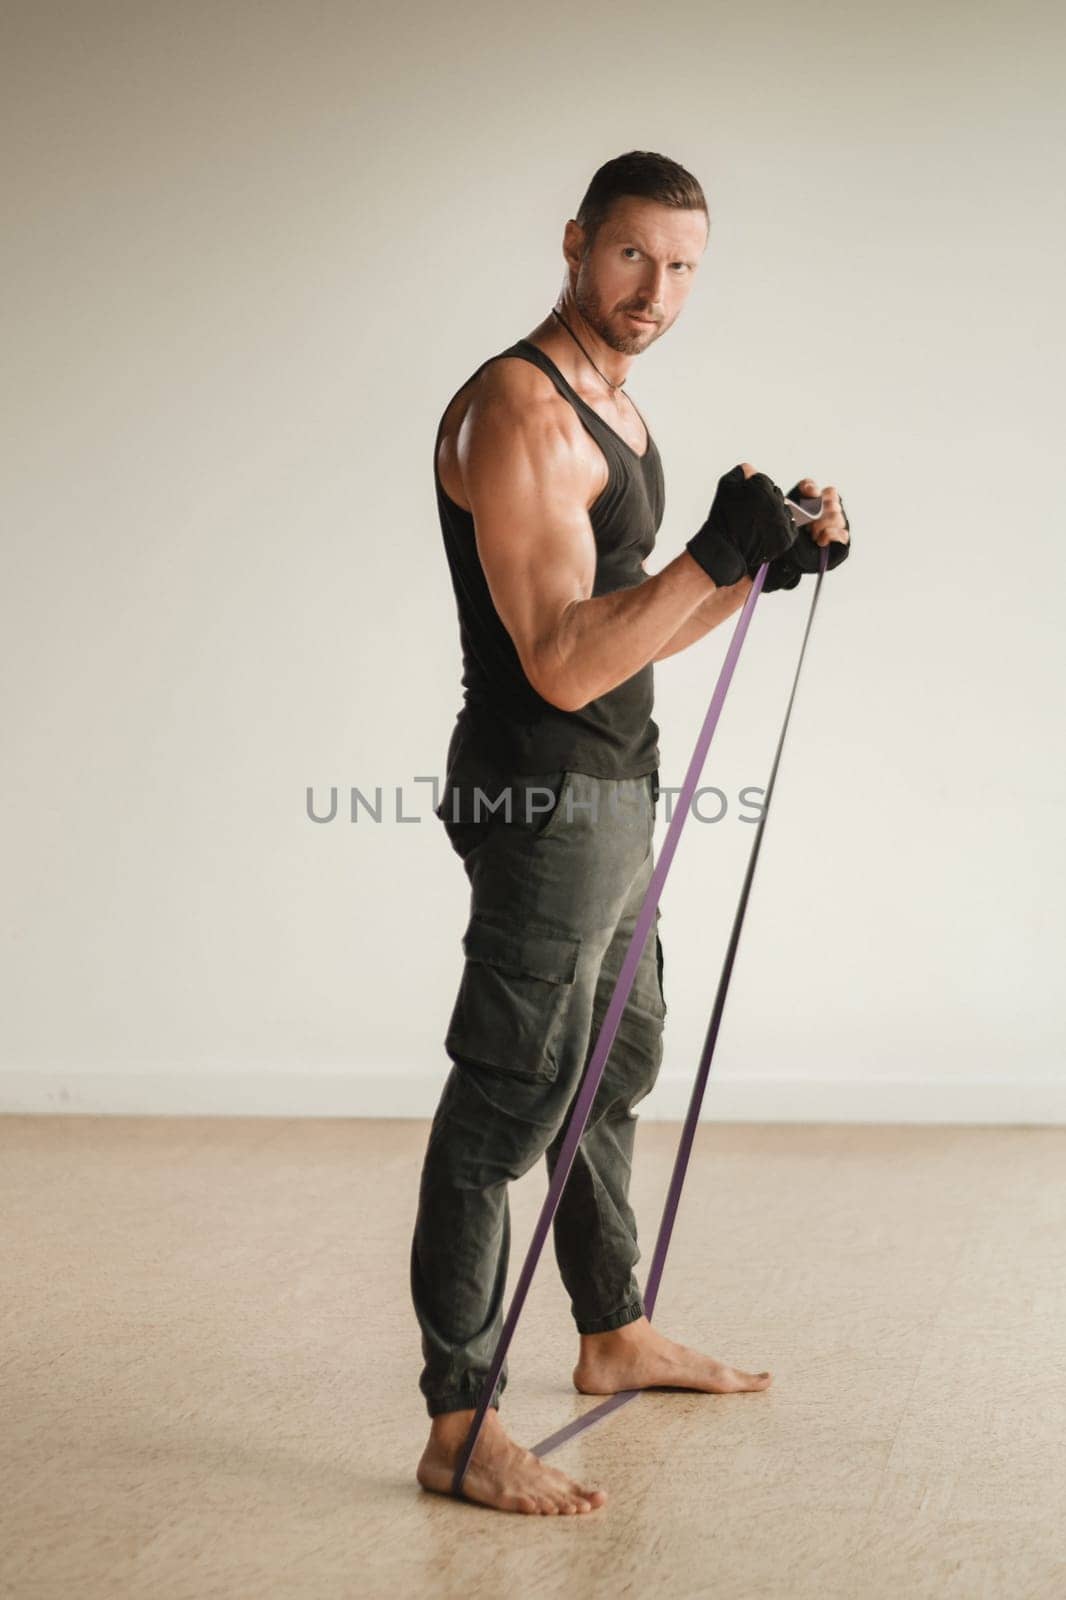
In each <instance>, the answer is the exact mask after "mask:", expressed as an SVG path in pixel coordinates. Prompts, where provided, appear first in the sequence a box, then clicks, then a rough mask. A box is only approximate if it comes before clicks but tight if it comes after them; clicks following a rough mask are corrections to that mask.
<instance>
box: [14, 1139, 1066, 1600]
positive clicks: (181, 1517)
mask: <svg viewBox="0 0 1066 1600" xmlns="http://www.w3.org/2000/svg"><path fill="white" fill-rule="evenodd" d="M676 1134H677V1130H676V1128H675V1127H673V1126H671V1125H665V1124H654V1125H653V1124H648V1125H646V1126H643V1127H641V1129H640V1130H639V1135H638V1140H637V1156H638V1160H637V1171H636V1174H635V1178H634V1199H635V1204H636V1207H637V1212H638V1216H639V1217H640V1219H641V1225H642V1229H643V1235H644V1249H645V1261H646V1260H647V1258H648V1257H649V1256H650V1253H651V1242H652V1237H653V1233H654V1226H655V1222H656V1220H657V1217H658V1210H659V1207H660V1205H661V1202H662V1196H663V1192H664V1189H665V1184H666V1180H667V1175H668V1171H669V1165H670V1161H671V1157H672V1153H673V1147H674V1141H675V1139H676ZM425 1137H426V1125H425V1124H424V1123H417V1122H355V1121H343V1120H315V1121H270V1120H266V1119H247V1120H239V1121H234V1120H230V1119H210V1120H208V1119H200V1118H196V1119H149V1118H127V1117H123V1118H110V1117H108V1118H96V1117H82V1116H77V1117H7V1118H0V1205H2V1219H3V1235H2V1237H3V1250H2V1257H0V1262H2V1265H0V1330H2V1337H0V1594H2V1595H3V1596H4V1597H5V1600H6V1597H11V1600H68V1597H76V1600H117V1597H121V1596H127V1595H144V1596H148V1595H151V1596H152V1597H153V1600H167V1597H174V1600H176V1597H179V1596H180V1597H183V1600H184V1597H188V1600H214V1597H222V1596H226V1597H229V1596H233V1597H235V1600H236V1597H239V1600H273V1597H278V1596H292V1597H294V1600H296V1597H299V1600H319V1597H325V1596H331V1597H332V1596H338V1597H340V1596H361V1595H371V1596H378V1595H380V1596H382V1597H389V1600H408V1597H412V1596H423V1595H434V1596H436V1595H439V1596H455V1597H456V1600H459V1597H462V1600H475V1597H480V1596H485V1597H497V1596H500V1597H504V1596H506V1597H508V1600H512V1597H513V1600H519V1597H523V1596H527V1595H528V1596H535V1597H537V1600H549V1597H553V1596H560V1597H561V1596H564V1595H565V1596H567V1597H568V1600H579V1597H584V1596H610V1597H612V1600H614V1597H623V1596H658V1595H664V1596H670V1597H685V1596H707V1597H711V1596H713V1597H714V1600H733V1597H736V1600H755V1597H764V1596H765V1597H770V1596H774V1597H780V1600H805V1597H808V1596H809V1597H811V1600H815V1597H817V1600H830V1597H839V1600H877V1597H881V1596H884V1597H886V1600H889V1597H891V1600H897V1597H900V1596H907V1597H914V1596H928V1597H930V1600H934V1597H935V1600H954V1597H958V1600H984V1597H987V1600H1037V1597H1040V1600H1043V1597H1047V1600H1062V1597H1063V1596H1064V1595H1066V1530H1064V1518H1063V1512H1064V1507H1066V1332H1064V1330H1066V1130H1064V1129H1039V1128H1034V1129H1026V1128H1015V1129H996V1128H937V1127H847V1126H839V1125H834V1126H811V1127H802V1126H800V1127H797V1126H795V1125H780V1126H773V1127H760V1126H754V1125H728V1126H715V1125H705V1126H703V1127H702V1128H701V1130H700V1133H699V1136H698V1138H697V1142H696V1148H695V1152H694V1156H693V1164H692V1167H691V1170H690V1176H689V1180H688V1185H687V1187H686V1190H685V1194H684V1197H683V1200H682V1207H681V1215H680V1218H679V1221H678V1226H677V1230H676V1233H675V1238H674V1244H673V1248H672V1253H671V1258H670V1261H669V1263H668V1266H667V1270H666V1276H665V1278H664V1282H663V1288H662V1292H661V1295H660V1300H659V1310H658V1315H657V1318H656V1320H657V1322H658V1324H659V1325H660V1326H661V1327H662V1328H663V1329H664V1331H666V1332H668V1333H671V1334H673V1335H674V1336H676V1337H680V1338H682V1339H684V1340H685V1341H686V1342H687V1343H691V1344H698V1345H699V1346H701V1347H702V1348H704V1349H706V1350H708V1351H710V1352H711V1353H712V1354H714V1355H717V1356H720V1357H722V1358H724V1359H727V1360H730V1361H735V1362H737V1363H738V1364H740V1365H742V1366H745V1367H748V1368H749V1369H751V1370H756V1371H757V1370H761V1369H762V1368H764V1367H768V1368H769V1369H770V1370H771V1371H772V1372H773V1374H774V1384H773V1386H772V1387H771V1388H770V1389H768V1390H767V1391H765V1392H764V1393H762V1394H747V1395H732V1396H724V1397H723V1396H691V1395H684V1394H676V1393H665V1392H664V1393H659V1394H647V1395H644V1396H642V1397H641V1398H640V1399H638V1400H637V1401H635V1402H634V1403H633V1404H631V1405H629V1406H627V1407H625V1408H624V1409H623V1410H621V1411H620V1412H619V1413H618V1414H617V1415H616V1416H614V1417H612V1418H610V1419H609V1420H608V1421H606V1422H604V1423H602V1424H601V1425H600V1426H598V1427H597V1428H594V1429H592V1430H590V1431H589V1432H588V1433H587V1434H585V1435H583V1436H582V1437H581V1438H580V1439H578V1440H575V1441H572V1442H571V1443H570V1444H569V1445H567V1446H566V1447H564V1449H562V1450H561V1451H560V1452H559V1453H558V1454H557V1455H555V1456H554V1457H553V1458H552V1459H553V1461H554V1462H555V1463H556V1464H557V1465H559V1466H562V1467H569V1468H571V1469H574V1470H575V1471H579V1472H580V1473H581V1475H582V1476H584V1477H587V1478H589V1479H591V1480H592V1481H594V1482H596V1483H599V1484H601V1485H602V1486H603V1487H605V1488H606V1489H607V1491H608V1494H609V1497H610V1498H609V1502H608V1504H607V1506H606V1507H605V1508H604V1509H603V1510H601V1511H599V1512H596V1513H593V1514H591V1515H588V1516H584V1517H578V1518H534V1517H521V1516H513V1515H512V1516H507V1515H503V1514H501V1513H497V1512H490V1511H486V1510H482V1509H480V1508H478V1507H474V1506H471V1505H468V1504H459V1503H456V1502H453V1501H450V1500H448V1499H445V1498H442V1497H440V1496H434V1495H428V1494H425V1493H423V1492H422V1491H421V1490H420V1489H419V1488H418V1487H417V1485H416V1484H415V1481H414V1477H413V1472H414V1466H415V1462H416V1460H417V1457H418V1454H419V1452H420V1450H421V1447H422V1444H423V1440H424V1436H425V1432H426V1428H427V1421H426V1417H425V1412H424V1408H423V1402H422V1399H421V1396H420V1395H419V1393H418V1390H417V1387H416V1380H417V1375H418V1368H419V1351H418V1340H417V1328H416V1325H415V1323H414V1318H413V1313H412V1311H411V1307H410V1300H409V1291H408V1279H407V1262H408V1249H409V1241H410V1231H411V1224H412V1220H413V1216H414V1205H415V1194H416V1188H417V1179H418V1170H419V1165H420V1161H421V1155H422V1150H423V1146H424V1142H425ZM543 1191H544V1179H543V1176H542V1173H541V1172H539V1171H538V1172H535V1173H532V1174H530V1175H529V1176H528V1177H527V1178H526V1179H524V1180H523V1181H522V1183H521V1184H519V1185H517V1186H516V1188H515V1190H514V1192H513V1218H514V1233H513V1241H514V1243H513V1259H512V1280H513V1276H514V1274H515V1273H516V1272H517V1269H518V1266H519V1265H520V1262H521V1258H522V1256H523V1254H524V1252H525V1247H526V1243H527V1241H528V1238H529V1234H530V1231H531V1227H532V1223H533V1219H534V1217H535V1214H536V1209H537V1207H538V1205H539V1203H540V1199H541V1197H542V1195H543ZM574 1355H575V1339H574V1335H573V1333H572V1329H571V1326H570V1323H569V1313H568V1310H567V1303H566V1299H565V1297H564V1294H563V1291H562V1289H561V1286H560V1284H559V1281H558V1278H557V1275H556V1272H555V1265H554V1259H553V1257H552V1256H551V1252H550V1249H549V1251H548V1253H547V1255H546V1257H545V1259H544V1261H543V1262H542V1267H541V1271H540V1272H539V1274H538V1277H537V1280H536V1282H535V1284H534V1289H533V1293H532V1295H531V1297H530V1302H529V1306H528V1309H527V1312H526V1315H525V1317H524V1319H523V1322H522V1323H521V1325H520V1328H519V1331H518V1334H517V1337H516V1340H515V1344H514V1346H513V1347H512V1357H511V1382H510V1385H509V1388H508V1391H507V1394H506V1396H505V1402H504V1410H503V1416H504V1419H505V1421H507V1422H508V1424H509V1425H510V1427H511V1429H512V1431H513V1432H514V1433H515V1434H516V1436H517V1437H519V1438H520V1439H522V1440H523V1441H524V1442H527V1443H532V1442H534V1441H535V1440H536V1439H539V1438H541V1437H542V1436H543V1435H545V1434H546V1433H548V1432H549V1431H551V1430H553V1429H554V1428H556V1427H559V1426H561V1425H562V1424H563V1423H564V1422H566V1421H568V1420H569V1419H570V1418H571V1417H574V1416H576V1415H578V1414H580V1413H581V1412H582V1411H583V1410H585V1409H587V1408H588V1407H590V1406H591V1405H593V1404H594V1403H595V1402H594V1401H592V1400H588V1399H585V1398H583V1397H581V1396H579V1395H577V1394H576V1393H575V1391H574V1390H573V1388H572V1387H571V1385H570V1369H571V1367H572V1365H573V1360H574Z"/></svg>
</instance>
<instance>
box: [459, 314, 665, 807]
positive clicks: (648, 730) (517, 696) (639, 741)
mask: <svg viewBox="0 0 1066 1600" xmlns="http://www.w3.org/2000/svg"><path fill="white" fill-rule="evenodd" d="M503 356H519V357H521V358H523V359H525V360H526V361H531V362H532V363H533V365H534V366H536V367H539V368H540V370H541V371H542V372H544V373H546V374H547V376H548V377H549V378H550V379H551V381H552V383H553V384H554V385H555V387H556V389H557V390H558V392H559V393H560V394H561V395H562V396H563V398H564V399H566V400H568V401H569V402H570V404H571V405H572V406H573V407H574V409H575V411H576V412H577V414H578V417H579V418H580V420H581V422H582V423H583V425H584V426H585V428H586V429H587V430H588V432H589V433H590V434H591V435H592V437H593V438H594V439H595V441H596V443H597V444H598V445H599V447H600V449H601V450H602V451H603V454H604V456H605V457H606V458H607V467H608V474H609V475H608V481H607V486H606V488H605V489H604V490H603V491H602V493H601V494H600V495H599V496H598V497H597V499H596V500H595V501H594V503H593V505H592V506H591V507H590V509H589V520H590V522H591V524H592V531H593V534H594V535H595V539H596V573H595V578H594V581H593V588H592V593H593V595H601V594H611V593H613V592H614V591H615V590H616V589H630V588H634V587H636V585H637V584H640V583H642V582H643V581H644V579H645V577H646V576H647V574H646V573H645V572H644V571H643V570H642V568H641V562H642V561H643V560H644V559H645V557H646V556H647V555H649V554H650V552H651V550H652V549H653V548H654V545H655V535H656V533H657V532H658V530H659V525H660V523H661V522H662V516H663V505H664V501H665V493H664V487H663V471H662V461H661V459H660V457H659V452H658V449H657V448H656V445H655V441H654V439H653V438H652V436H651V431H650V429H649V430H648V447H647V450H646V451H645V453H644V455H643V456H638V455H637V453H636V451H635V450H633V449H632V448H631V446H630V445H628V444H627V443H626V441H625V440H624V439H623V438H622V436H621V434H619V433H616V432H615V430H614V429H613V428H612V427H610V425H609V424H608V423H606V422H604V420H603V418H602V417H601V416H600V415H599V414H598V412H596V411H594V410H593V408H592V407H591V406H590V405H588V404H587V403H586V402H585V401H584V400H582V399H581V397H580V395H578V394H577V393H576V392H575V391H574V390H573V389H572V388H571V387H570V385H569V384H568V383H567V381H566V379H565V378H564V377H563V375H562V373H561V372H560V371H559V368H558V367H557V366H556V365H555V363H554V361H552V360H551V358H550V357H549V356H547V355H545V353H544V351H543V350H540V349H539V348H538V347H537V346H536V345H534V344H530V342H529V341H528V339H519V340H518V342H517V343H516V344H513V345H511V346H510V348H509V349H507V350H501V351H500V352H499V354H498V355H495V356H490V357H489V358H488V360H487V361H483V362H482V364H481V366H480V367H478V369H477V371H476V372H474V373H472V374H471V376H470V377H469V378H468V379H467V380H466V383H464V384H461V385H460V388H459V389H457V390H456V391H455V394H456V395H457V394H459V393H460V392H461V390H462V389H465V388H466V385H467V384H468V383H472V382H473V380H474V378H476V377H478V376H479V374H480V373H481V372H483V371H484V369H485V368H486V367H487V366H488V365H489V362H491V361H498V360H500V359H501V357H503ZM454 399H455V395H453V396H452V400H454ZM448 405H451V400H449V402H448ZM446 411H447V407H445V412H446ZM642 420H643V419H642ZM443 423H444V415H443V414H442V416H441V424H440V426H438V428H437V437H436V440H435V442H434V446H433V479H434V483H435V485H436V490H437V506H438V510H439V513H440V525H441V532H442V534H443V536H444V548H445V551H446V553H447V558H448V567H449V570H450V573H451V580H452V588H453V590H454V592H455V601H456V606H457V608H458V612H459V642H460V646H461V649H462V658H463V672H462V687H463V704H462V707H461V708H460V711H459V713H458V716H457V717H456V721H455V728H454V730H453V732H452V736H451V742H450V744H449V747H448V757H447V768H448V773H449V775H452V774H453V773H454V772H455V771H456V769H457V768H458V767H459V766H460V765H461V766H463V767H464V768H466V767H476V768H478V769H481V768H483V767H485V766H487V767H488V768H489V769H490V770H491V769H495V770H498V771H500V772H503V773H508V772H512V773H515V774H516V775H519V774H523V773H524V774H532V773H549V772H557V771H560V770H564V769H565V770H570V771H574V772H585V773H588V774H590V775H591V776H592V777H597V778H639V777H643V776H644V775H645V774H646V773H649V772H653V771H655V770H656V768H657V767H658V765H659V744H658V740H659V729H658V727H657V725H656V723H655V722H654V721H653V720H652V715H651V711H652V700H653V696H654V684H653V677H652V664H651V662H648V664H647V665H646V666H644V667H641V668H640V670H639V671H638V672H635V673H634V674H633V676H632V677H630V678H627V679H626V680H625V682H623V683H620V684H617V685H616V686H615V687H614V688H613V689H609V690H608V691H607V693H606V694H602V695H598V696H597V698H596V699H595V700H590V701H589V702H588V704H587V705H584V706H582V707H581V709H580V710H579V711H561V710H560V709H559V708H558V706H553V705H552V704H551V702H550V701H548V700H545V699H544V698H543V697H542V696H541V695H539V694H538V693H537V691H536V690H535V689H534V688H533V686H532V684H531V683H530V682H529V679H528V678H527V677H526V675H525V673H524V671H523V670H522V664H521V662H520V660H519V657H518V651H517V650H516V649H515V646H514V641H513V640H512V638H511V636H510V634H509V633H508V632H507V629H506V628H505V627H504V625H503V623H502V622H501V621H500V618H499V614H498V613H497V611H496V608H495V606H494V605H493V603H492V596H491V595H490V593H489V587H488V584H487V582H486V580H485V574H484V571H483V569H482V566H481V562H480V560H479V559H478V553H477V545H476V542H475V539H474V519H473V516H472V515H471V513H470V512H469V511H464V510H463V508H462V507H461V506H458V505H456V503H455V501H454V500H452V499H451V498H450V497H449V496H448V494H447V493H446V492H445V490H444V487H443V485H442V483H441V481H440V473H439V472H438V470H437V452H438V450H439V448H440V436H441V429H442V427H443ZM645 427H647V424H645Z"/></svg>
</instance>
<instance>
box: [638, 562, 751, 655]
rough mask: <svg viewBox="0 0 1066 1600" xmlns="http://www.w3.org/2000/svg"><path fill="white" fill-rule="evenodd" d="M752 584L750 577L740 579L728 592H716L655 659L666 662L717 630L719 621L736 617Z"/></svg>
mask: <svg viewBox="0 0 1066 1600" xmlns="http://www.w3.org/2000/svg"><path fill="white" fill-rule="evenodd" d="M751 585H752V580H751V578H741V580H740V582H739V583H734V584H731V585H730V586H729V588H728V589H714V590H713V591H712V592H711V593H710V594H709V595H708V596H707V598H706V600H704V601H703V603H702V605H700V606H698V607H697V608H696V610H695V611H694V612H693V613H692V615H691V617H689V618H688V620H687V621H686V622H683V623H682V625H681V627H680V628H678V630H677V632H676V633H675V634H673V635H672V637H671V638H669V639H667V641H666V643H665V644H664V645H663V647H662V649H661V650H659V651H658V652H657V653H656V655H655V656H654V658H653V659H654V660H656V661H663V660H665V658H666V657H667V656H673V655H676V654H677V652H678V651H679V650H687V649H688V647H689V645H690V644H695V643H696V642H697V640H699V639H702V638H703V637H704V635H705V634H708V633H710V631H711V629H712V628H717V626H718V624H719V623H720V622H724V621H725V620H726V618H727V617H731V616H733V614H734V612H737V611H739V610H740V608H741V606H742V605H743V604H744V602H745V600H746V599H747V598H748V593H749V591H750V589H751Z"/></svg>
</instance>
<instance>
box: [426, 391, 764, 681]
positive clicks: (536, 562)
mask: <svg viewBox="0 0 1066 1600" xmlns="http://www.w3.org/2000/svg"><path fill="white" fill-rule="evenodd" d="M512 365H513V366H523V367H525V368H526V369H527V371H526V372H522V373H515V372H509V373H506V372H502V371H501V370H500V369H501V368H506V367H508V366H512ZM458 444H459V464H460V470H461V472H462V478H463V485H464V488H465V490H466V493H467V496H468V498H469V502H470V508H471V511H472V512H473V516H474V529H475V536H476V539H477V549H478V556H479V558H480V561H481V565H482V568H483V570H484V573H485V578H486V581H487V583H488V586H489V592H490V594H491V596H492V601H493V604H494V605H495V607H496V610H497V612H498V614H499V617H500V620H501V621H502V622H503V625H504V627H505V628H506V629H507V631H508V633H509V634H510V636H511V638H512V639H513V641H514V645H515V649H516V650H517V652H518V657H519V660H520V661H521V663H522V668H523V671H524V672H525V674H526V677H527V678H528V679H529V681H530V683H531V684H532V685H533V687H534V689H536V691H537V693H538V694H540V695H542V696H543V698H544V699H545V700H548V701H550V702H551V704H552V705H556V706H558V707H559V708H560V710H563V711H577V710H579V709H580V708H581V707H582V706H584V705H587V704H588V702H589V701H590V700H594V699H595V698H596V697H597V696H598V695H601V694H605V693H606V692H607V691H608V690H609V689H613V688H615V687H616V686H617V685H618V684H620V683H624V682H625V680H626V679H627V678H630V677H632V676H633V674H634V673H635V672H638V671H639V670H640V668H641V667H643V666H646V665H647V663H648V662H649V661H655V660H661V659H662V657H663V656H664V655H672V654H674V653H675V652H676V651H678V650H683V649H685V648H686V647H687V646H688V645H689V644H693V643H695V641H696V640H697V639H699V638H702V637H703V635H704V634H705V633H706V632H707V631H708V630H709V629H710V628H712V627H714V626H716V624H717V623H718V622H720V621H722V620H724V617H725V616H728V615H729V614H730V613H731V612H732V611H735V610H736V608H737V606H738V605H739V604H742V603H743V598H744V593H746V585H747V582H748V580H746V579H745V580H743V582H742V583H739V584H735V585H733V586H732V587H731V588H729V589H718V588H716V586H715V584H714V583H713V581H712V580H711V578H710V577H708V575H707V573H705V572H704V570H703V568H702V567H701V566H700V565H699V563H698V562H696V561H694V560H693V559H692V557H691V556H690V555H689V553H688V551H687V550H684V551H682V553H681V554H680V555H679V556H677V557H676V558H675V559H674V560H673V561H671V562H669V563H668V564H667V566H665V567H664V568H663V570H662V572H660V573H657V574H656V575H655V576H654V577H649V578H647V579H646V580H645V582H643V583H641V584H638V585H637V586H635V587H634V588H632V589H620V590H617V591H616V592H615V593H613V594H605V595H598V596H596V597H595V598H594V597H593V595H592V585H593V579H594V576H595V571H596V544H595V539H594V537H593V532H592V524H591V522H590V521H589V515H588V507H589V505H590V504H591V503H592V502H593V500H594V499H595V498H596V495H597V493H598V492H599V490H600V488H601V487H602V478H600V477H598V476H597V470H598V469H597V467H596V465H595V462H594V458H593V457H592V455H591V454H590V452H589V449H588V445H587V436H586V435H585V431H584V429H583V428H582V426H581V423H580V422H579V420H578V419H577V417H576V416H575V415H574V413H573V409H572V407H570V406H569V405H568V404H567V403H566V401H564V400H562V399H561V398H560V397H559V396H558V395H556V394H555V392H554V390H552V393H551V397H549V396H548V395H547V394H546V393H545V389H544V379H543V374H538V373H536V371H535V369H529V368H528V363H519V362H515V363H507V362H500V363H498V364H497V365H496V371H495V373H493V374H491V381H490V382H488V383H486V384H485V385H484V388H483V389H482V390H481V391H480V392H479V393H478V394H477V395H476V396H475V398H474V399H473V401H472V403H471V405H470V408H469V410H468V411H467V414H466V417H465V418H464V421H463V426H462V428H461V430H460V436H459V441H458ZM738 591H743V592H742V593H739V594H738Z"/></svg>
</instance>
